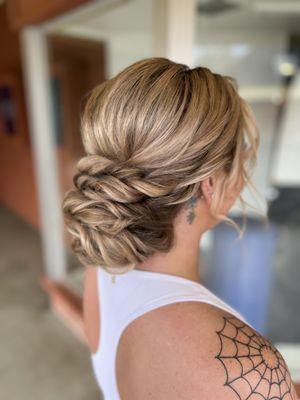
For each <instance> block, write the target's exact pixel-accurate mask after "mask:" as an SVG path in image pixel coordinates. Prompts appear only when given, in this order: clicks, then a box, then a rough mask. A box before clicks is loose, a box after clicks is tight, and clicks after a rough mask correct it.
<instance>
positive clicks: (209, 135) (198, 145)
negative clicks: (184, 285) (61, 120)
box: [63, 57, 259, 273]
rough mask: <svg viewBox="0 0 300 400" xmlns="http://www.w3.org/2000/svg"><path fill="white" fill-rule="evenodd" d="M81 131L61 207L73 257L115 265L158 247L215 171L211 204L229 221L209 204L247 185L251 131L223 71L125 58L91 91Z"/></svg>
mask: <svg viewBox="0 0 300 400" xmlns="http://www.w3.org/2000/svg"><path fill="white" fill-rule="evenodd" d="M81 134H82V141H83V145H84V148H85V152H86V155H85V156H84V157H82V158H81V159H80V160H79V161H78V163H77V169H78V173H77V174H76V175H75V176H74V179H73V181H74V186H75V188H74V189H72V190H69V191H68V192H67V193H66V194H65V197H64V200H63V212H64V218H65V222H66V225H67V228H68V231H69V232H70V233H71V234H72V237H73V239H72V249H73V251H74V252H75V254H76V255H77V256H78V258H79V260H80V261H81V262H82V263H83V264H88V265H97V266H101V267H103V268H105V269H107V270H109V269H112V270H113V271H114V272H115V273H123V272H127V271H128V270H130V269H132V268H134V266H135V265H136V264H138V263H142V262H143V261H145V260H146V259H147V258H148V257H149V256H151V255H153V254H154V253H156V252H168V251H169V250H170V249H171V247H172V245H173V244H174V231H173V221H174V218H175V217H176V215H177V214H178V213H179V211H180V210H181V209H182V207H183V206H184V205H185V203H186V202H187V201H188V200H189V199H191V197H192V196H193V195H195V194H197V192H198V190H199V185H200V182H201V181H202V180H203V179H205V178H208V177H210V176H212V175H213V174H214V173H215V172H217V171H219V170H221V169H223V170H224V171H226V175H224V177H223V179H222V181H221V182H220V183H219V185H218V186H217V187H216V189H215V196H214V198H213V200H212V203H211V212H212V214H213V215H215V216H216V217H217V218H219V219H220V220H224V221H227V222H229V223H231V224H233V225H235V226H236V224H235V222H234V221H232V220H231V219H230V218H228V217H226V216H225V215H221V214H218V213H217V210H218V209H219V206H220V204H222V202H223V200H224V196H225V194H226V190H227V188H228V187H230V185H233V186H234V185H236V184H237V183H238V182H239V180H240V179H242V181H243V182H244V184H247V185H252V186H253V184H252V182H251V179H250V173H251V171H252V170H253V167H254V165H255V164H256V154H257V147H258V144H259V135H258V130H257V127H256V123H255V119H254V116H253V113H252V111H251V108H250V107H249V105H248V104H247V103H246V102H245V101H244V100H243V99H242V98H241V97H240V96H239V94H238V91H237V84H236V81H235V80H234V79H233V78H232V77H229V76H222V75H220V74H217V73H213V72H211V70H210V69H208V68H205V67H197V68H193V69H190V68H189V67H188V66H186V65H184V64H179V63H176V62H173V61H170V60H169V59H166V58H161V57H153V58H148V59H144V60H141V61H138V62H135V63H134V64H132V65H130V66H129V67H127V68H125V69H124V70H123V71H121V72H120V73H119V74H117V75H116V76H115V77H113V78H112V79H109V80H106V81H104V82H102V83H101V84H100V85H99V86H97V87H96V88H95V89H93V91H92V92H91V94H90V96H89V98H88V101H87V103H86V106H85V109H84V113H83V116H82V126H81ZM240 200H241V201H242V204H245V201H244V200H243V199H242V197H241V196H240ZM236 227H237V226H236Z"/></svg>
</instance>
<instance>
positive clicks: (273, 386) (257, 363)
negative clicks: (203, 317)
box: [216, 317, 295, 400]
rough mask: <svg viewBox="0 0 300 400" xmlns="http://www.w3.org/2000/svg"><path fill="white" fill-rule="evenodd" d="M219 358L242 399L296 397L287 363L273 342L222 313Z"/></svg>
mask: <svg viewBox="0 0 300 400" xmlns="http://www.w3.org/2000/svg"><path fill="white" fill-rule="evenodd" d="M223 319H224V324H223V327H222V329H221V330H220V331H218V332H217V334H218V336H219V339H220V351H219V354H218V355H217V356H216V358H217V359H218V360H219V361H221V363H222V364H223V366H224V369H225V372H226V382H225V384H224V385H225V386H229V387H230V388H231V389H232V390H234V392H235V393H236V394H237V396H238V398H239V399H240V400H254V399H255V400H294V399H295V397H294V395H293V394H294V393H295V392H294V388H293V384H292V381H291V377H290V373H289V370H288V367H287V365H286V363H285V361H284V360H283V358H282V356H281V354H280V353H279V351H278V350H277V349H276V348H275V347H274V346H273V345H272V343H271V342H270V341H269V340H267V339H266V338H264V337H262V336H261V335H259V334H256V333H255V331H254V330H253V329H251V328H250V327H249V326H247V325H246V324H244V323H243V322H242V321H240V320H238V319H237V318H235V317H223Z"/></svg>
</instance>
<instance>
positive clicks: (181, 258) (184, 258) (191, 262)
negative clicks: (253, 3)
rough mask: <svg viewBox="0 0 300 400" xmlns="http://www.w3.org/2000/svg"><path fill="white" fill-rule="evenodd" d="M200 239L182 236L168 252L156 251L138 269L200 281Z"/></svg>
mask: <svg viewBox="0 0 300 400" xmlns="http://www.w3.org/2000/svg"><path fill="white" fill-rule="evenodd" d="M199 247H200V240H199V239H198V240H193V241H192V240H191V239H190V238H184V237H182V240H180V241H179V240H178V244H177V245H176V246H174V247H173V248H172V249H171V251H169V252H168V253H156V254H154V255H153V256H152V257H149V258H148V259H147V260H146V261H145V262H143V263H141V264H138V265H137V267H136V269H138V270H144V271H152V272H161V273H165V274H169V275H176V276H180V277H182V278H186V279H189V280H192V281H195V282H199V283H200V276H199V269H200V265H199V264H200V257H199V252H200V248H199Z"/></svg>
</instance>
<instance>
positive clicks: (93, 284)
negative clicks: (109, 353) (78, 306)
mask: <svg viewBox="0 0 300 400" xmlns="http://www.w3.org/2000/svg"><path fill="white" fill-rule="evenodd" d="M83 322H84V331H85V335H86V339H87V342H88V346H89V349H90V351H91V352H92V353H94V352H95V351H96V350H97V348H98V346H99V341H100V338H99V326H100V317H99V296H98V287H97V268H96V267H90V266H86V267H85V277H84V291H83Z"/></svg>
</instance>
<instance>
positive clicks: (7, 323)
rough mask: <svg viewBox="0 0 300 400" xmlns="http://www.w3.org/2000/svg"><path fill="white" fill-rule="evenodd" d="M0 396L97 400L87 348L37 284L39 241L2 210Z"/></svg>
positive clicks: (30, 399)
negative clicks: (56, 311)
mask: <svg viewBox="0 0 300 400" xmlns="http://www.w3.org/2000/svg"><path fill="white" fill-rule="evenodd" d="M0 221H1V224H0V243H1V245H0V252H1V258H0V327H1V329H0V343H1V349H0V353H1V358H0V392H1V398H2V396H3V398H6V399H11V400H40V399H43V400H69V399H72V400H86V399H89V400H96V399H97V400H101V398H102V396H101V393H100V392H99V390H98V388H97V385H96V383H95V380H94V377H93V373H92V369H91V364H90V358H89V353H88V351H87V348H86V347H85V345H84V344H83V343H81V342H79V341H78V339H76V337H75V336H74V335H73V334H72V333H71V332H70V331H69V329H68V328H67V327H65V326H64V325H63V324H62V322H61V321H60V320H59V319H58V318H57V317H56V316H55V315H54V314H53V313H52V312H51V310H50V308H49V304H48V299H47V297H46V295H45V294H44V292H43V291H42V290H41V289H40V287H39V285H38V277H39V275H40V273H41V266H42V255H41V248H40V237H39V235H38V233H37V232H36V231H34V230H33V229H30V228H29V227H28V225H27V224H26V223H24V222H23V221H22V220H20V219H19V218H18V217H16V216H15V215H14V214H12V213H10V212H8V211H7V210H6V209H3V208H0Z"/></svg>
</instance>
